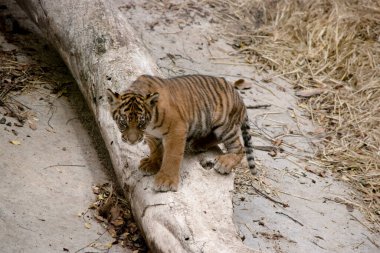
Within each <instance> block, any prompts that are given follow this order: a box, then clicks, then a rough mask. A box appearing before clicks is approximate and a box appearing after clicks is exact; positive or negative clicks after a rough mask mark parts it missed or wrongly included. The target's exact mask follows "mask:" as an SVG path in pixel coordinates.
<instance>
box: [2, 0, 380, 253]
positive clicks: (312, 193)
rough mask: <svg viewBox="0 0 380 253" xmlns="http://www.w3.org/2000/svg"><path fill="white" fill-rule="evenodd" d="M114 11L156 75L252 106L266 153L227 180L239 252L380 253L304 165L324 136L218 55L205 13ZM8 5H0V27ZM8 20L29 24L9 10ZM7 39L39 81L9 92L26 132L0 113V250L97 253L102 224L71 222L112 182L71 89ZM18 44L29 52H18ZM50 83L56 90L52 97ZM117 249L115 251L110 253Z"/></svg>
mask: <svg viewBox="0 0 380 253" xmlns="http://www.w3.org/2000/svg"><path fill="white" fill-rule="evenodd" d="M114 3H115V5H117V6H119V10H120V11H122V12H123V14H124V15H126V16H127V17H128V19H129V20H130V23H131V24H132V25H133V26H134V28H135V29H136V30H137V31H138V33H139V34H140V36H141V39H142V41H143V42H144V43H145V46H146V47H147V48H148V49H149V50H150V52H151V54H152V56H153V57H154V59H156V61H157V64H158V65H159V66H160V68H161V71H162V73H163V74H164V75H167V76H173V75H181V74H194V73H200V74H212V75H217V76H224V77H226V78H227V79H228V80H231V81H232V80H236V79H239V78H244V79H245V80H247V81H248V82H249V83H250V84H251V85H252V88H250V89H247V90H242V91H240V92H241V95H242V96H243V98H244V100H245V102H246V104H247V105H248V106H251V107H252V109H249V117H250V120H251V125H252V128H253V136H254V144H255V145H257V146H266V147H268V146H271V147H275V149H274V151H272V152H268V151H260V150H255V156H256V157H257V167H258V175H257V176H255V177H252V176H251V175H250V174H249V173H247V172H245V171H244V170H240V171H237V176H236V190H235V194H234V199H233V203H234V220H235V223H236V226H237V230H238V231H239V233H240V234H241V238H242V240H243V241H244V243H245V244H246V245H248V246H250V247H251V248H253V249H256V250H261V251H262V252H345V253H346V252H371V253H372V252H380V248H379V247H380V246H379V244H380V243H379V242H378V239H376V238H379V235H378V234H375V233H374V232H371V230H373V231H374V230H376V229H378V228H373V226H372V225H371V224H368V222H367V221H366V219H365V217H364V215H363V214H362V213H361V211H360V208H359V207H358V206H356V205H355V204H352V203H356V200H354V199H351V195H350V192H351V189H350V188H348V187H347V186H346V185H344V183H341V182H338V181H336V180H334V178H333V177H332V176H331V175H329V173H328V172H327V171H325V170H324V169H323V168H321V167H319V166H318V164H316V163H315V162H313V159H312V157H313V154H314V152H315V149H316V148H317V146H318V134H322V133H323V130H321V129H320V128H319V127H318V126H313V125H312V124H311V121H310V120H309V119H308V116H307V115H306V114H305V112H304V111H303V110H302V108H300V107H299V106H298V105H297V99H296V97H295V95H294V91H293V90H292V89H291V86H290V85H289V84H287V83H286V82H285V81H284V80H282V79H280V78H278V77H276V76H275V75H274V74H273V73H267V74H265V75H262V76H259V75H257V73H256V72H255V70H254V68H252V66H251V65H250V64H246V63H244V62H242V61H236V58H235V57H231V56H230V55H229V52H231V51H232V48H231V47H230V46H229V45H227V44H226V41H224V40H223V39H222V36H220V33H221V32H225V31H224V30H223V27H225V25H224V24H223V22H221V21H218V20H216V19H215V18H213V15H214V13H213V11H214V10H213V9H212V8H210V7H209V6H203V7H200V5H199V4H197V3H196V2H192V1H188V0H186V1H181V3H180V4H179V2H175V1H170V2H169V1H162V2H154V3H152V2H150V1H123V0H114ZM14 5H15V3H14V2H13V1H4V0H3V1H0V6H1V8H0V17H1V18H2V19H1V20H6V19H4V18H3V16H1V15H2V14H4V13H5V11H9V8H8V7H12V6H13V7H14ZM3 6H7V7H6V10H5V9H4V7H3ZM13 7H12V9H13ZM12 15H13V16H14V17H15V18H16V19H17V20H20V22H26V23H28V22H29V21H28V20H26V18H25V16H23V14H22V13H20V12H16V13H12ZM29 23H30V22H29ZM1 24H3V23H1ZM4 24H5V26H4V27H5V28H7V27H8V28H9V26H7V23H4ZM29 25H30V24H29ZM4 27H2V29H3V28H4ZM12 29H13V28H12ZM14 38H15V39H17V40H18V41H14V42H9V40H7V38H6V36H5V33H4V32H2V33H0V48H1V51H7V52H14V55H15V57H16V58H15V59H17V61H20V62H25V63H28V64H30V63H33V64H36V65H38V66H41V68H42V67H44V68H45V69H44V71H45V72H46V73H47V75H48V77H49V78H48V79H49V80H50V81H49V82H50V83H46V81H44V82H45V83H37V84H34V85H33V87H31V88H30V89H29V90H24V91H23V92H20V91H19V92H16V93H12V96H13V97H14V99H16V100H17V101H19V102H21V103H22V104H25V105H26V106H28V107H29V108H30V109H28V110H27V111H29V112H30V113H31V117H30V118H31V119H35V120H34V121H35V124H36V128H37V129H36V130H32V129H31V128H30V127H29V125H28V123H26V124H25V125H24V126H23V127H17V126H15V125H14V123H15V122H17V120H16V119H14V118H13V117H9V116H3V114H4V113H5V112H6V110H4V109H2V108H0V113H1V114H2V115H0V119H1V118H3V117H4V118H5V119H6V122H11V126H7V125H5V124H4V125H0V133H1V134H0V145H1V149H0V168H1V172H2V177H1V181H0V201H1V204H0V246H1V252H65V251H69V252H76V251H78V250H81V248H83V247H85V246H87V245H89V244H91V243H92V242H96V243H97V244H96V245H94V246H96V247H98V248H94V247H92V248H84V249H82V250H81V251H79V252H108V251H107V249H104V250H103V249H101V248H102V247H103V248H104V247H106V246H107V244H108V243H109V242H111V241H112V238H111V237H110V236H109V235H108V234H107V233H104V232H105V229H104V227H102V226H101V225H99V224H98V223H97V222H95V221H94V220H92V219H91V215H89V214H87V213H86V214H85V215H80V216H78V213H82V212H85V211H86V210H87V207H88V205H89V204H90V203H92V202H93V200H94V195H93V193H92V191H91V186H92V185H93V184H97V183H103V182H105V181H112V180H110V178H112V176H113V174H112V173H111V172H110V168H111V167H110V165H109V163H108V161H107V156H106V155H105V150H104V148H103V144H102V143H101V140H100V139H99V133H98V132H97V128H96V127H95V123H94V120H93V119H92V118H91V116H90V115H89V112H88V110H87V108H86V106H85V105H84V100H83V98H82V97H81V95H80V94H79V91H78V90H77V88H76V85H75V82H74V81H73V80H72V79H71V77H70V75H69V74H68V73H67V70H66V68H65V67H64V66H63V63H62V62H61V61H60V60H59V57H58V56H57V55H56V54H55V53H54V52H53V51H52V50H51V49H49V46H47V45H46V44H45V42H44V41H43V39H41V38H39V36H38V31H36V30H33V33H31V34H30V33H27V34H16V36H15V37H14ZM19 40H24V41H19ZM25 45H27V46H28V47H29V48H30V50H29V51H28V52H26V53H25V52H24V53H21V49H20V47H21V46H23V47H25ZM12 50H14V51H12ZM2 65H3V64H2V63H0V67H1V66H2ZM62 73H63V74H62ZM50 74H52V75H54V76H50ZM55 75H57V76H55ZM56 84H61V85H58V87H59V88H58V89H57V90H55V91H53V90H52V87H56V86H54V85H56ZM62 84H64V85H63V86H62ZM51 85H53V86H51ZM54 92H55V93H54ZM255 106H256V107H259V108H255ZM12 130H13V131H12ZM15 132H16V133H17V135H16V134H15ZM10 141H18V142H13V144H12V143H11V142H10ZM15 144H17V145H15ZM251 184H253V185H254V186H255V187H256V188H257V189H259V190H260V192H261V193H263V194H265V195H266V196H270V197H271V198H273V199H274V200H276V201H278V202H279V203H274V201H272V200H269V199H268V198H267V197H263V196H262V195H260V194H259V193H258V192H257V191H255V189H254V188H252V187H251V186H250V185H251ZM352 201H353V202H352ZM281 203H282V204H281ZM284 206H286V207H284ZM88 224H91V225H88ZM98 238H100V239H99V240H98ZM99 248H100V249H99ZM125 251H127V250H125V249H121V248H120V247H119V246H113V247H112V248H111V250H109V252H125ZM127 252H128V251H127Z"/></svg>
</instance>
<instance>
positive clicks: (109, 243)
mask: <svg viewBox="0 0 380 253" xmlns="http://www.w3.org/2000/svg"><path fill="white" fill-rule="evenodd" d="M112 245H113V242H108V243H106V244H104V247H105V248H106V249H110V248H112Z"/></svg>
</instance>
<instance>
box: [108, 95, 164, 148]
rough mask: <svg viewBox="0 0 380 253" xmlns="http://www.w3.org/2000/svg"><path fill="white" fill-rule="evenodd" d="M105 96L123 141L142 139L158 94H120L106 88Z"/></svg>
mask: <svg viewBox="0 0 380 253" xmlns="http://www.w3.org/2000/svg"><path fill="white" fill-rule="evenodd" d="M107 98H108V102H109V104H110V107H111V114H112V117H113V119H114V120H115V121H116V124H117V126H118V127H119V130H120V132H121V137H122V139H123V141H125V142H127V143H128V144H132V145H133V144H136V143H138V142H140V141H142V139H143V137H144V131H145V129H146V128H147V126H148V125H149V123H150V121H151V119H152V112H153V109H154V107H155V106H156V104H157V101H158V98H159V94H158V93H157V92H156V93H151V94H148V95H146V96H144V95H141V94H137V93H132V92H127V93H124V94H121V95H120V94H118V93H117V92H113V91H111V90H110V89H108V90H107Z"/></svg>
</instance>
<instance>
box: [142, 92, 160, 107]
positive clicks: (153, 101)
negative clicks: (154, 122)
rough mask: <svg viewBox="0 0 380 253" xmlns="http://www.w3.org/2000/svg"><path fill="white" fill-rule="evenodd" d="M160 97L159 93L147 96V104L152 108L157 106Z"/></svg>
mask: <svg viewBox="0 0 380 253" xmlns="http://www.w3.org/2000/svg"><path fill="white" fill-rule="evenodd" d="M159 97H160V94H158V93H157V92H155V93H150V94H148V95H146V97H145V103H147V104H148V105H150V106H152V107H153V106H155V105H156V104H157V101H158V98H159Z"/></svg>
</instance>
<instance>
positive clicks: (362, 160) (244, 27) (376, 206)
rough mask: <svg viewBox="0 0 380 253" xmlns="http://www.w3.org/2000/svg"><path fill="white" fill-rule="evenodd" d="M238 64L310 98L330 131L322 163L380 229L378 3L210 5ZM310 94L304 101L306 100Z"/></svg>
mask: <svg viewBox="0 0 380 253" xmlns="http://www.w3.org/2000/svg"><path fill="white" fill-rule="evenodd" d="M207 3H208V4H209V6H211V7H212V8H214V9H216V10H217V11H216V13H219V14H218V15H219V18H220V19H223V20H225V21H226V20H227V21H228V23H229V25H230V27H229V28H228V29H226V30H227V31H231V30H233V31H236V32H235V33H234V34H231V33H229V34H225V35H226V38H230V39H231V40H232V41H231V43H232V45H233V47H234V48H235V49H236V55H237V56H243V59H244V60H245V62H248V63H254V66H256V67H257V69H258V70H259V71H265V72H268V71H270V72H271V71H274V72H275V73H276V74H279V73H280V75H281V76H282V77H283V78H285V79H287V80H289V81H290V82H291V83H292V84H293V85H294V87H295V88H296V89H298V90H301V92H300V93H299V94H304V95H303V97H302V98H301V99H300V102H299V103H300V105H301V106H303V107H304V108H306V109H307V110H308V111H309V112H310V115H311V118H312V120H313V121H314V122H315V123H316V124H318V125H320V126H322V127H323V128H324V141H323V145H322V146H321V147H320V152H319V154H318V159H320V161H322V162H323V164H324V166H326V167H328V168H331V170H332V171H334V172H337V173H338V174H337V175H339V177H340V178H341V179H342V180H344V181H349V182H350V183H352V185H353V186H354V187H355V188H356V189H357V190H358V193H357V195H356V198H357V200H358V201H360V203H361V205H362V208H363V210H364V211H367V214H368V218H369V219H370V221H372V222H373V223H374V224H377V225H379V224H380V168H379V167H380V1H378V0H315V1H297V0H278V1H275V0H270V1H264V0H262V1H259V0H256V1H254V0H240V1H232V0H229V1H222V0H208V1H207ZM305 94H306V95H305Z"/></svg>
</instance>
